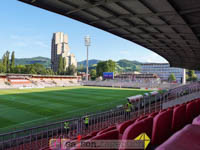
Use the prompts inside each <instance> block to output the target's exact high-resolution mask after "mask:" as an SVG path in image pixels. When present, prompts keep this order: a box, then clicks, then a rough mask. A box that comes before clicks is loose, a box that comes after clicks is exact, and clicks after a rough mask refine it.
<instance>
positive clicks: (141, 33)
mask: <svg viewBox="0 0 200 150" xmlns="http://www.w3.org/2000/svg"><path fill="white" fill-rule="evenodd" d="M134 34H135V35H183V36H187V35H190V36H191V35H193V34H192V33H164V32H163V33H159V32H148V33H145V32H138V33H134ZM134 34H122V36H131V35H134ZM199 36H200V35H199Z"/></svg>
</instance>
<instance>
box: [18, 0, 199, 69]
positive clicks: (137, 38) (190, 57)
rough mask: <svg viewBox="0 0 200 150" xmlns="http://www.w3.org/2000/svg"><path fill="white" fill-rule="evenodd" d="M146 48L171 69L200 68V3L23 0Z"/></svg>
mask: <svg viewBox="0 0 200 150" xmlns="http://www.w3.org/2000/svg"><path fill="white" fill-rule="evenodd" d="M19 1H22V2H25V3H28V4H31V5H34V6H37V7H40V8H43V9H46V10H49V11H52V12H55V13H58V14H61V15H64V16H67V17H70V18H73V19H75V20H79V21H81V22H84V23H86V24H89V25H92V26H94V27H97V28H99V29H102V30H104V31H107V32H110V33H113V34H115V35H117V36H120V37H122V38H124V39H127V40H130V41H132V42H135V43H137V44H139V45H141V46H143V47H146V48H148V49H150V50H152V51H154V52H156V53H157V54H159V55H161V56H163V57H164V58H165V59H167V60H168V61H169V63H170V65H171V66H173V67H182V68H188V69H199V68H200V42H199V40H200V19H199V18H200V0H19Z"/></svg>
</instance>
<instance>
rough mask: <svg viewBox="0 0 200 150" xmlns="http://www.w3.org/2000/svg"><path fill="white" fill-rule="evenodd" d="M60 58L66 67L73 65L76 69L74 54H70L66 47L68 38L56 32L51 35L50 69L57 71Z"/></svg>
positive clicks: (67, 46)
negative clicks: (63, 60)
mask: <svg viewBox="0 0 200 150" xmlns="http://www.w3.org/2000/svg"><path fill="white" fill-rule="evenodd" d="M60 56H62V57H63V58H64V59H65V62H66V66H65V69H66V68H67V67H68V66H69V65H72V64H73V65H74V66H75V67H77V61H76V58H75V55H74V54H70V48H69V45H68V36H67V35H66V34H64V33H63V32H57V33H54V34H53V38H52V44H51V68H52V69H53V71H55V72H57V71H58V65H59V57H60Z"/></svg>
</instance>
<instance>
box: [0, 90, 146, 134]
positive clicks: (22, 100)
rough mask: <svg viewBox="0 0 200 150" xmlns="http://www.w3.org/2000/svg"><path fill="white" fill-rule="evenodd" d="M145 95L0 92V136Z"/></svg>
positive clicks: (126, 92) (118, 91)
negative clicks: (0, 134) (130, 97)
mask: <svg viewBox="0 0 200 150" xmlns="http://www.w3.org/2000/svg"><path fill="white" fill-rule="evenodd" d="M146 92H148V91H147V90H136V89H123V88H105V87H83V86H78V87H57V88H43V89H23V90H20V89H12V90H0V133H2V132H8V131H11V130H16V129H24V128H28V127H33V126H37V125H41V124H47V123H50V122H53V121H59V120H64V119H68V118H72V117H77V116H82V115H85V113H94V112H100V111H104V110H108V109H111V108H114V107H116V106H117V105H120V104H124V103H126V102H127V101H126V97H128V96H133V95H137V94H143V93H146Z"/></svg>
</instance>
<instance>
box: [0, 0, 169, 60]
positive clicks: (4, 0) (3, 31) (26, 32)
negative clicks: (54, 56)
mask: <svg viewBox="0 0 200 150" xmlns="http://www.w3.org/2000/svg"><path fill="white" fill-rule="evenodd" d="M0 19H1V23H0V57H2V55H3V53H4V52H5V51H6V50H9V51H15V52H16V57H17V58H24V57H26V58H27V57H28V58H30V57H35V56H44V57H49V58H50V54H51V38H52V34H53V33H54V32H64V33H66V34H68V36H69V46H70V48H71V52H72V53H74V54H75V56H76V58H77V60H78V61H81V60H84V59H85V58H86V48H85V46H84V36H85V35H90V36H91V46H90V48H89V59H101V60H107V59H112V60H119V59H129V60H138V61H141V62H166V60H165V59H164V58H162V57H160V56H159V55H157V54H155V53H153V52H151V51H150V50H147V49H145V48H143V47H141V46H139V45H137V44H134V43H133V42H130V41H128V40H125V39H122V38H120V37H117V36H115V35H112V34H110V33H107V32H105V31H102V30H99V29H97V28H94V27H91V26H89V25H86V24H83V23H81V22H78V21H75V20H72V19H69V18H67V17H64V16H61V15H58V14H55V13H52V12H49V11H46V10H43V9H39V8H36V7H33V6H30V5H27V4H24V3H21V2H18V1H17V0H1V5H0Z"/></svg>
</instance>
